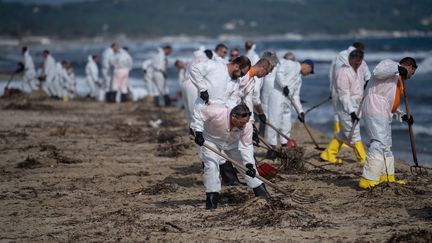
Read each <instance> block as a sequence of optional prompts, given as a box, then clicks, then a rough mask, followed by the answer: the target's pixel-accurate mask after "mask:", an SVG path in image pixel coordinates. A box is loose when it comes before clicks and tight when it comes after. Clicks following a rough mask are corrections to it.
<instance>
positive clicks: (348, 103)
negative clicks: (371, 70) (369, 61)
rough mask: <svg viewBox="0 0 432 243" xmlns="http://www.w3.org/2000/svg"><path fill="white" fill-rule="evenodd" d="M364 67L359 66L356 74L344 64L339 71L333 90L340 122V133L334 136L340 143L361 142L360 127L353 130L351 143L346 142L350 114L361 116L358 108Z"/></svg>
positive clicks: (350, 124) (350, 123) (363, 82)
mask: <svg viewBox="0 0 432 243" xmlns="http://www.w3.org/2000/svg"><path fill="white" fill-rule="evenodd" d="M365 68H367V66H365V65H360V67H359V68H358V69H357V72H356V71H355V70H354V69H353V68H352V67H351V66H350V65H349V63H346V64H344V65H342V67H341V68H340V69H339V73H338V75H337V79H336V82H335V84H334V89H335V91H336V102H335V103H336V114H337V116H338V120H339V122H340V129H341V130H340V132H339V133H338V134H337V135H336V138H338V139H339V140H340V141H346V142H352V143H354V142H356V141H361V136H360V126H359V125H357V126H356V128H355V129H354V134H353V137H352V140H351V141H348V137H349V133H350V131H351V127H352V121H351V116H350V114H351V112H355V113H356V114H357V116H358V117H360V116H361V114H360V113H358V112H359V106H360V102H361V99H362V97H363V86H364V84H365V76H364V74H365V71H364V69H365Z"/></svg>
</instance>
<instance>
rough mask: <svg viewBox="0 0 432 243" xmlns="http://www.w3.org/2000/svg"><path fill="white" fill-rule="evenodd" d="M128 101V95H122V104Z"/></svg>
mask: <svg viewBox="0 0 432 243" xmlns="http://www.w3.org/2000/svg"><path fill="white" fill-rule="evenodd" d="M126 101H128V97H127V94H121V96H120V102H126Z"/></svg>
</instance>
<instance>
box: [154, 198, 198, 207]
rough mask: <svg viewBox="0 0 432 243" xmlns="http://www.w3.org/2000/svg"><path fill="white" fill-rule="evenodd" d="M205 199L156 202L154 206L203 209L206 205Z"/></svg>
mask: <svg viewBox="0 0 432 243" xmlns="http://www.w3.org/2000/svg"><path fill="white" fill-rule="evenodd" d="M204 203H205V200H204V199H183V200H168V201H156V202H153V204H154V205H155V206H156V207H158V208H166V207H180V206H194V207H201V206H202V205H204Z"/></svg>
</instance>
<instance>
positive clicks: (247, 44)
mask: <svg viewBox="0 0 432 243" xmlns="http://www.w3.org/2000/svg"><path fill="white" fill-rule="evenodd" d="M244 46H245V49H246V50H250V49H251V48H252V46H253V42H252V41H246V42H245V45H244Z"/></svg>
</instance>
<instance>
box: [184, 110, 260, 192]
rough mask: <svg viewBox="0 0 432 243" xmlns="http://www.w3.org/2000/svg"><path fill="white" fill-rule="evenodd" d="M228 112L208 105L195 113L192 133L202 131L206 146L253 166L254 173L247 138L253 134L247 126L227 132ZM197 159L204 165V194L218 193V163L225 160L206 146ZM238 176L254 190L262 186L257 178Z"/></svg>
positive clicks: (251, 146) (251, 151)
mask: <svg viewBox="0 0 432 243" xmlns="http://www.w3.org/2000/svg"><path fill="white" fill-rule="evenodd" d="M229 112H230V109H228V108H227V107H226V106H225V105H224V104H217V103H214V104H211V105H208V106H206V107H203V109H200V110H198V112H196V113H194V116H195V118H194V122H193V123H192V125H191V127H192V129H194V130H195V131H201V132H203V136H204V139H205V140H206V144H207V145H209V146H211V147H213V148H215V149H217V150H218V151H221V152H224V153H225V154H226V155H228V156H229V157H230V158H232V159H234V160H236V161H238V162H241V163H243V164H244V165H246V164H249V163H250V164H253V166H254V168H255V170H256V167H255V161H254V158H253V145H252V136H250V135H249V134H251V133H252V131H248V129H251V128H252V127H249V126H246V128H245V129H244V130H239V129H236V128H234V129H230V121H229V119H230V115H229ZM251 155H252V156H251ZM200 157H201V159H202V160H203V162H204V173H203V181H204V187H205V191H206V193H208V192H219V191H220V190H221V180H220V178H219V164H220V162H221V161H224V159H223V158H222V157H220V156H219V155H217V154H215V153H214V152H212V151H210V150H208V149H206V148H205V147H201V155H200ZM241 174H242V176H243V177H244V179H245V181H246V183H247V185H248V186H249V187H251V188H256V187H258V186H260V185H261V184H262V181H261V180H259V179H257V178H256V177H255V178H251V177H249V176H247V175H245V174H244V173H241Z"/></svg>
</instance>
